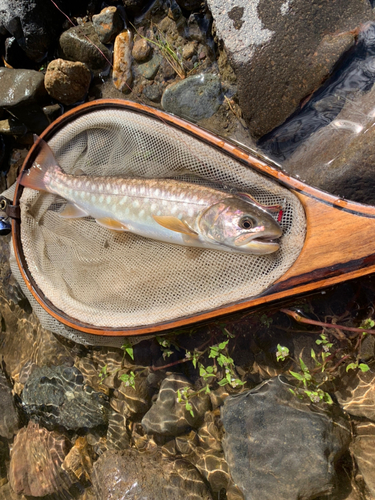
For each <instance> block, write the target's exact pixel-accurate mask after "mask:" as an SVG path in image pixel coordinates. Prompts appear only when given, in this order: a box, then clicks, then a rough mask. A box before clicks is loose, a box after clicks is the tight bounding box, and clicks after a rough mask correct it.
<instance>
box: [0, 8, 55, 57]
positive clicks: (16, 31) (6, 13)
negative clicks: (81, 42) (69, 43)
mask: <svg viewBox="0 0 375 500" xmlns="http://www.w3.org/2000/svg"><path fill="white" fill-rule="evenodd" d="M63 19H64V18H63V15H62V14H61V13H60V12H59V11H58V10H57V9H56V7H54V5H53V3H52V2H51V1H48V0H33V1H32V2H31V1H30V0H0V34H3V35H8V36H9V35H11V36H13V37H14V38H15V39H16V41H17V43H18V45H19V46H20V47H21V48H22V49H23V50H24V52H25V53H26V54H27V56H28V57H29V58H30V59H32V60H33V61H41V60H42V59H43V58H44V57H45V56H46V53H47V50H48V49H49V48H50V45H51V44H52V43H53V42H54V40H55V38H56V30H58V29H59V26H60V25H61V24H62V22H63Z"/></svg>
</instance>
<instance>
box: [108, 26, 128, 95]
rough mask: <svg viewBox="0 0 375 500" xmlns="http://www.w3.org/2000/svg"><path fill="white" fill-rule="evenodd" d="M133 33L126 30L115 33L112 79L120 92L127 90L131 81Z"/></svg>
mask: <svg viewBox="0 0 375 500" xmlns="http://www.w3.org/2000/svg"><path fill="white" fill-rule="evenodd" d="M132 48H133V34H132V32H131V31H129V30H126V31H123V32H122V33H120V34H119V35H117V37H116V40H115V45H114V48H113V71H112V80H113V84H114V86H115V87H116V88H117V89H118V90H120V91H121V92H129V91H130V90H131V88H130V87H131V85H132V83H133V72H132Z"/></svg>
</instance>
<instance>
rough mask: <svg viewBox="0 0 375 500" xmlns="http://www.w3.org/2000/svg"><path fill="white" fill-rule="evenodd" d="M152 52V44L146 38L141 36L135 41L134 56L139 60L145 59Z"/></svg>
mask: <svg viewBox="0 0 375 500" xmlns="http://www.w3.org/2000/svg"><path fill="white" fill-rule="evenodd" d="M150 54H151V47H150V44H149V43H148V42H147V40H145V39H144V38H139V39H138V40H136V41H135V42H134V46H133V51H132V56H133V57H134V59H135V60H136V61H137V62H143V61H145V60H146V59H147V58H148V57H149V55H150Z"/></svg>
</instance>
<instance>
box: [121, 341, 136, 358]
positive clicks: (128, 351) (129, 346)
mask: <svg viewBox="0 0 375 500" xmlns="http://www.w3.org/2000/svg"><path fill="white" fill-rule="evenodd" d="M121 349H123V351H124V356H125V355H126V354H128V356H129V357H130V358H131V359H132V360H133V361H134V352H133V346H132V344H131V343H130V342H129V341H126V342H125V343H124V344H123V345H122V346H121Z"/></svg>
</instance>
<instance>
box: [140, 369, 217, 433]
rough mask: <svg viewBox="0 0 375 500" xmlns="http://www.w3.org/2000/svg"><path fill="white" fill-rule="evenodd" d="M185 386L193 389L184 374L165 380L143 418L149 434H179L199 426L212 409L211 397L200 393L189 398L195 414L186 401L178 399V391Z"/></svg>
mask: <svg viewBox="0 0 375 500" xmlns="http://www.w3.org/2000/svg"><path fill="white" fill-rule="evenodd" d="M184 387H188V388H189V389H192V385H191V384H190V382H189V381H188V379H187V378H186V377H184V376H183V375H179V374H176V373H173V374H172V375H169V376H168V377H166V378H165V379H164V380H163V382H162V383H161V386H160V391H159V394H158V398H157V400H156V402H155V403H154V405H153V406H152V407H151V409H150V410H149V411H148V412H147V413H146V415H145V416H144V417H143V419H142V426H143V427H144V429H145V431H146V432H147V433H148V434H162V435H164V436H178V435H180V434H182V433H184V432H185V431H186V430H187V429H189V428H190V427H193V428H196V427H199V425H200V424H201V423H202V420H203V418H204V414H205V412H206V411H207V410H209V409H210V400H209V397H208V395H203V394H199V395H197V396H194V397H192V398H190V399H189V403H190V404H191V406H192V411H193V414H194V416H193V415H192V414H191V413H190V411H188V410H187V409H186V407H185V404H184V403H179V402H178V401H177V391H178V390H179V389H180V390H181V389H182V388H184Z"/></svg>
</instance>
